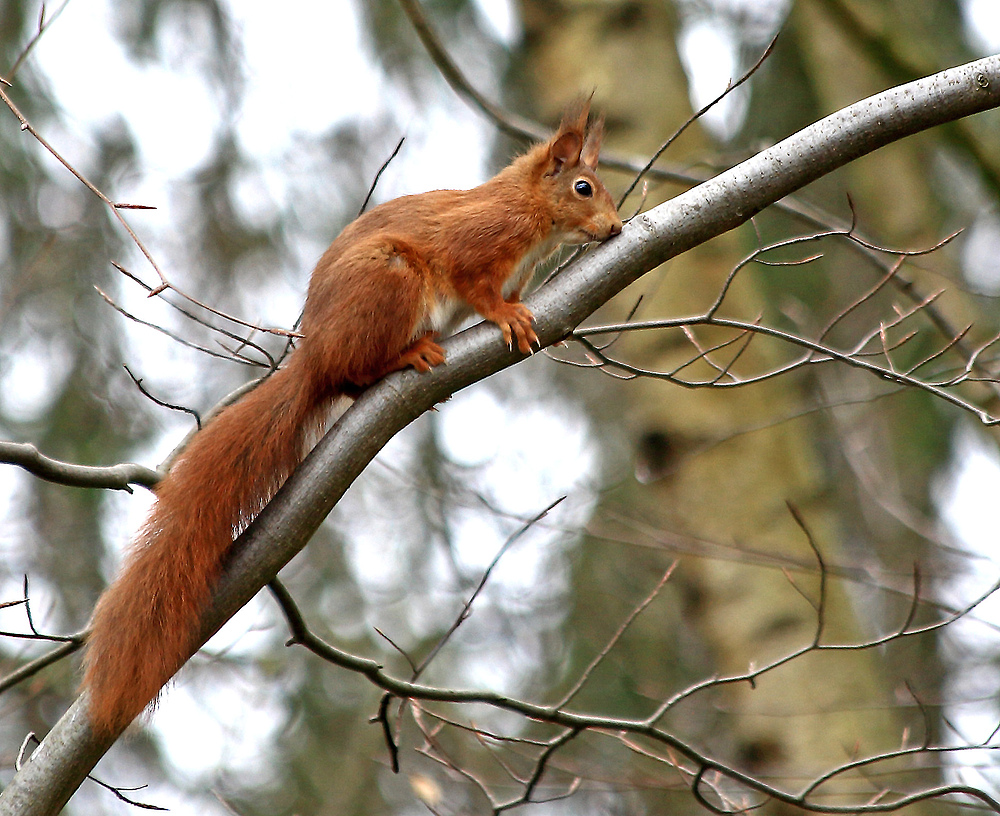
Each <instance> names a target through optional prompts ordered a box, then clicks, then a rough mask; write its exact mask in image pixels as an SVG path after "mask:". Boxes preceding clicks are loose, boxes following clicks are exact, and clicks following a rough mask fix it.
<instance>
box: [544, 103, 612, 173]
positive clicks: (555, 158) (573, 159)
mask: <svg viewBox="0 0 1000 816" xmlns="http://www.w3.org/2000/svg"><path fill="white" fill-rule="evenodd" d="M592 97H593V94H591V95H590V96H583V97H580V98H579V99H577V100H576V101H575V102H573V103H572V104H570V105H569V106H568V107H567V108H566V111H565V112H564V113H563V117H562V122H561V123H560V125H559V130H557V131H556V134H555V135H554V136H553V137H552V139H551V140H550V141H549V149H548V155H549V167H548V168H547V170H546V175H555V174H556V173H558V172H559V171H560V170H562V168H563V167H565V166H566V165H575V164H578V163H579V161H580V154H581V151H583V150H584V149H585V147H586V145H588V144H590V142H591V137H590V136H589V135H588V134H587V118H588V117H589V116H590V100H591V98H592ZM600 143H601V139H600V134H598V136H597V142H596V144H597V149H600ZM587 155H589V153H588V154H587ZM594 159H595V164H596V151H594ZM584 163H587V164H588V166H589V162H587V159H586V158H584Z"/></svg>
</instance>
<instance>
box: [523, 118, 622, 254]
mask: <svg viewBox="0 0 1000 816" xmlns="http://www.w3.org/2000/svg"><path fill="white" fill-rule="evenodd" d="M589 114H590V99H589V98H588V99H583V100H581V101H579V102H577V103H576V104H574V105H572V106H571V107H570V108H568V109H567V110H566V112H565V114H563V118H562V123H561V124H560V125H559V129H558V130H557V131H556V133H555V134H554V135H553V136H552V138H550V139H549V140H548V141H547V142H544V143H542V144H540V145H537V146H536V147H535V148H534V149H533V150H532V151H531V152H530V153H529V154H528V156H530V157H532V158H533V159H534V160H535V161H534V169H535V172H536V173H537V176H538V192H539V194H540V195H541V197H542V198H543V200H544V203H545V206H546V207H547V209H548V211H549V214H550V215H551V218H552V223H553V226H554V230H555V231H556V233H557V234H558V236H559V238H560V242H561V243H566V244H586V243H589V242H591V241H604V240H607V239H608V238H610V237H611V236H613V235H617V234H618V233H620V232H621V231H622V220H621V218H620V217H619V215H618V210H617V208H616V207H615V203H614V200H613V199H612V198H611V194H610V193H609V192H608V190H607V188H606V187H605V186H604V185H603V184H602V183H601V181H600V179H598V178H597V173H596V171H597V159H598V155H599V154H600V151H601V140H602V138H603V136H604V121H603V119H597V120H596V121H595V122H593V123H589V124H588V119H589Z"/></svg>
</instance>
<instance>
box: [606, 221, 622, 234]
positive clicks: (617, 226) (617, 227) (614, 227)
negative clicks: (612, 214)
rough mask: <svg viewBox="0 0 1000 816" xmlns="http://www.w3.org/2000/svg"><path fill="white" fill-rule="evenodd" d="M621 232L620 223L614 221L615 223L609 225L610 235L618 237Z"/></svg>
mask: <svg viewBox="0 0 1000 816" xmlns="http://www.w3.org/2000/svg"><path fill="white" fill-rule="evenodd" d="M621 231H622V222H621V221H615V223H614V224H612V225H611V229H610V230H609V232H610V233H611V235H618V234H619V233H621Z"/></svg>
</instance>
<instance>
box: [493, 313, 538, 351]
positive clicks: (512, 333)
mask: <svg viewBox="0 0 1000 816" xmlns="http://www.w3.org/2000/svg"><path fill="white" fill-rule="evenodd" d="M490 319H491V320H492V321H493V322H494V323H496V324H497V325H498V326H499V327H500V331H502V332H503V339H504V340H505V341H506V342H507V348H513V347H514V338H515V337H516V338H517V347H518V348H519V349H520V350H521V353H522V354H531V347H532V345H538V335H537V334H535V330H534V329H533V328H532V326H531V323H532V321H533V320H534V315H533V314H532V313H531V310H530V309H529V308H528V307H527V306H525V305H524V304H523V303H520V302H517V303H504V305H503V308H502V309H498V310H497V313H496V314H495V315H493V316H491V317H490Z"/></svg>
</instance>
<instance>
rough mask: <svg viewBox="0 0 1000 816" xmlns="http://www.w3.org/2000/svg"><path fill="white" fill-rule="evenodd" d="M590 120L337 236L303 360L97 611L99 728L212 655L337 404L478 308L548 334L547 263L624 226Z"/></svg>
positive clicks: (159, 495)
mask: <svg viewBox="0 0 1000 816" xmlns="http://www.w3.org/2000/svg"><path fill="white" fill-rule="evenodd" d="M587 115H588V106H587V105H586V104H583V105H579V106H577V107H576V108H574V109H572V110H571V111H569V112H567V114H566V116H565V117H564V119H563V122H562V125H561V126H560V128H559V131H558V132H557V133H556V134H555V135H554V136H553V137H552V138H551V139H550V140H549V141H548V142H545V143H543V144H540V145H537V146H536V147H534V148H533V149H532V150H531V151H529V152H528V153H526V154H525V155H524V156H521V157H520V158H518V159H516V160H515V161H514V162H513V163H512V164H510V165H509V166H508V167H507V168H506V169H504V170H503V171H501V172H500V173H499V174H498V175H497V176H495V177H494V178H492V179H490V180H489V181H487V182H486V183H485V184H482V185H480V186H479V187H476V188H474V189H472V190H437V191H434V192H429V193H422V194H420V195H414V196H405V197H403V198H399V199H396V200H394V201H390V202H387V203H385V204H382V205H380V206H378V207H376V208H375V209H373V210H371V211H370V212H368V213H366V214H365V215H363V216H361V217H360V218H358V219H357V220H356V221H354V222H353V223H351V224H349V225H348V226H347V227H346V228H345V229H344V231H343V232H342V233H341V234H340V236H338V238H337V239H336V240H335V241H334V242H333V244H331V246H330V248H329V249H328V250H327V251H326V252H325V253H324V255H323V257H322V258H321V259H320V262H319V264H317V266H316V269H315V270H314V272H313V275H312V279H311V281H310V284H309V293H308V295H307V297H306V306H305V311H304V314H303V320H302V333H303V339H302V340H301V341H300V344H299V348H298V349H297V350H296V351H295V352H294V353H293V354H292V356H291V359H290V361H289V363H288V365H287V366H286V367H285V368H283V369H281V370H280V371H277V372H275V373H274V374H273V375H272V376H271V377H269V378H268V379H267V380H265V381H264V382H263V383H261V384H260V385H259V386H258V387H257V388H256V389H254V390H253V391H252V392H250V393H249V394H248V395H247V396H245V397H244V398H243V399H241V400H240V401H239V402H237V403H236V404H235V405H232V406H230V407H229V408H227V409H226V410H225V411H223V412H222V413H221V414H220V415H219V416H218V417H217V418H216V420H215V421H214V422H212V423H211V424H210V425H209V426H208V427H206V428H205V429H204V430H202V431H201V432H200V433H198V434H197V435H196V436H195V437H194V439H193V440H192V442H191V444H190V445H189V446H188V448H187V449H186V450H185V451H184V453H183V454H182V455H181V456H180V458H179V459H178V460H177V462H176V463H175V464H174V467H173V468H172V470H171V471H170V473H169V474H168V475H167V476H166V477H165V478H164V479H163V481H162V482H161V483H160V484H159V485H158V486H157V488H156V503H155V504H154V506H153V509H152V511H151V513H150V516H149V518H148V519H147V521H146V523H145V525H144V526H143V527H142V529H141V530H140V531H139V533H138V535H137V536H136V540H135V542H134V545H133V550H132V552H131V554H130V555H129V557H128V558H127V560H126V562H125V565H124V567H123V569H122V571H121V574H120V575H119V576H118V577H117V579H116V580H115V582H114V583H113V584H112V585H111V586H110V587H109V588H108V590H107V591H106V592H105V594H104V595H103V596H102V598H101V599H100V601H99V602H98V604H97V607H96V609H95V610H94V617H93V621H92V627H91V634H90V638H89V641H88V651H87V655H86V658H85V666H86V671H85V675H84V686H85V687H86V689H87V690H88V691H89V695H90V696H89V713H90V720H91V723H92V725H93V727H94V729H95V730H97V731H99V732H101V733H106V734H108V733H117V732H119V731H121V730H122V729H124V728H125V726H127V725H128V723H129V722H130V721H131V720H132V719H133V718H134V717H135V716H137V715H138V714H139V713H141V712H142V710H143V709H144V708H145V707H146V705H147V704H149V703H150V701H152V700H153V699H155V697H156V696H157V694H158V693H159V690H160V688H161V687H162V686H163V684H164V683H166V681H167V680H169V679H170V677H172V676H173V675H174V673H175V672H176V671H177V670H178V669H179V668H180V667H181V666H182V665H183V663H184V662H185V661H186V660H187V659H188V657H190V655H191V654H192V652H193V651H194V650H195V649H196V648H197V646H198V644H197V643H196V639H197V635H198V633H199V631H200V627H199V623H200V619H201V616H202V614H203V613H204V611H205V608H206V606H207V605H208V602H209V599H210V596H211V592H212V587H213V586H214V584H215V581H216V580H217V577H218V574H219V571H220V570H221V569H222V565H223V562H224V560H225V557H226V554H227V552H228V551H229V548H230V545H231V543H232V540H233V537H234V535H235V534H236V533H238V532H239V530H241V529H242V528H243V527H245V526H246V525H247V524H249V522H250V521H251V520H252V518H253V517H254V516H255V515H256V514H257V513H258V512H259V511H260V509H261V508H262V507H263V506H264V504H265V503H266V502H267V501H268V500H269V499H270V498H271V496H273V495H274V493H275V491H276V490H277V489H278V488H279V487H280V486H281V484H282V483H283V482H284V481H285V479H287V478H288V476H289V474H290V473H291V472H292V470H293V469H294V468H295V467H296V465H297V464H298V463H299V461H300V460H301V458H302V454H303V452H304V451H303V448H304V447H305V444H306V440H307V439H309V438H312V435H313V432H314V431H315V430H316V429H317V428H318V427H319V425H320V424H321V423H322V419H323V416H324V414H325V411H326V409H327V407H328V405H329V403H330V402H331V401H332V400H333V399H334V398H335V397H337V396H338V395H341V394H347V395H352V394H356V393H358V392H359V391H360V390H362V389H364V388H365V387H367V386H368V385H370V384H371V383H373V382H375V381H376V380H377V379H379V378H380V377H382V376H384V375H385V374H387V373H388V372H390V371H394V370H397V369H400V368H405V367H407V366H412V367H414V368H416V369H417V370H419V371H429V370H430V368H431V367H433V366H435V365H438V364H440V363H442V362H443V361H444V352H443V350H442V349H441V347H440V346H439V345H438V344H437V343H436V342H435V340H434V338H435V336H436V335H437V333H438V332H441V331H445V330H448V329H450V328H453V327H454V324H455V323H456V322H457V321H458V320H460V319H461V318H463V317H465V316H467V315H468V314H469V313H471V312H472V311H475V312H478V313H479V314H480V315H482V316H483V317H484V318H486V319H488V320H491V321H493V322H494V323H496V324H497V325H498V326H499V327H500V329H501V331H502V332H503V335H504V338H505V340H506V341H507V343H508V345H511V346H512V345H513V343H514V342H516V343H517V345H518V348H519V349H520V350H521V351H522V352H524V353H529V352H530V350H531V345H532V344H533V343H537V340H538V338H537V337H536V336H535V332H534V330H533V329H532V327H531V320H532V315H531V312H530V311H529V310H528V308H527V307H526V306H525V305H524V304H522V303H521V302H520V293H521V290H522V288H523V287H524V285H525V284H526V282H527V280H528V278H529V277H530V275H531V272H532V270H533V269H534V267H535V265H536V264H537V263H538V261H540V260H542V259H543V258H544V257H546V256H547V255H548V254H550V253H551V252H552V251H553V250H554V249H555V248H556V247H557V246H559V245H560V244H565V243H586V242H588V241H599V240H604V239H606V238H608V237H610V236H612V235H616V234H617V233H618V232H620V231H621V226H622V224H621V220H620V219H619V217H618V214H617V212H616V211H615V207H614V203H613V202H612V200H611V196H610V195H609V194H608V192H607V190H606V189H605V188H604V186H603V185H602V184H601V183H600V182H599V181H598V180H597V177H596V176H595V175H594V171H595V169H596V165H597V156H598V152H599V150H600V141H601V126H600V124H598V125H597V126H595V127H592V128H590V129H589V131H588V129H587Z"/></svg>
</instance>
